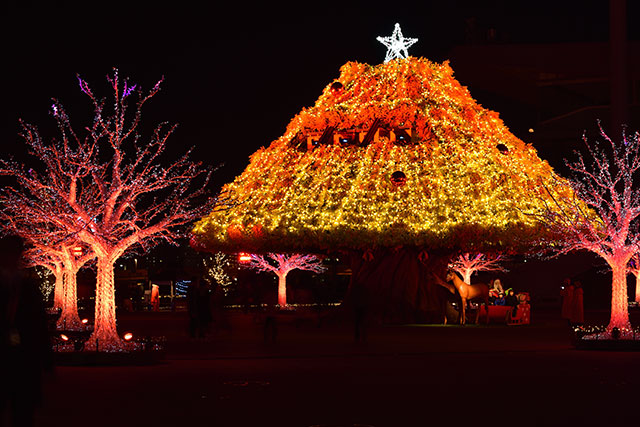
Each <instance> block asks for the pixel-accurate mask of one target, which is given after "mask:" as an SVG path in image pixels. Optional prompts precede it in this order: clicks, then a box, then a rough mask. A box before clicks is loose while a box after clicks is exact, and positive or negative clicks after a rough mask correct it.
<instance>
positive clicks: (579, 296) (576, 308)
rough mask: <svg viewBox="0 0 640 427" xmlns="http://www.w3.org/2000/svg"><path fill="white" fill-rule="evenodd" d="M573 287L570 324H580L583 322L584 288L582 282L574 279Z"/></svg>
mask: <svg viewBox="0 0 640 427" xmlns="http://www.w3.org/2000/svg"><path fill="white" fill-rule="evenodd" d="M573 286H574V289H573V301H572V302H571V317H570V319H569V320H570V322H571V325H574V326H575V325H582V324H583V323H584V290H583V289H582V283H580V282H578V281H576V282H575V283H574V285H573Z"/></svg>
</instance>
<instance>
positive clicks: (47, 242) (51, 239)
mask: <svg viewBox="0 0 640 427" xmlns="http://www.w3.org/2000/svg"><path fill="white" fill-rule="evenodd" d="M4 170H5V169H0V172H1V171H4ZM40 194H46V193H40ZM23 196H25V194H24V193H20V192H16V191H15V189H13V188H11V187H9V188H4V189H3V190H2V191H1V192H0V206H2V210H1V211H0V219H1V220H2V222H1V228H2V229H3V230H4V231H5V232H8V233H10V234H14V235H17V236H20V237H21V238H22V239H23V240H24V242H25V245H26V250H25V253H24V258H25V259H24V261H25V264H26V266H28V267H35V266H41V267H45V268H47V269H48V270H49V271H51V273H52V274H53V276H54V277H55V285H54V302H53V307H54V308H56V309H59V310H60V317H59V318H58V322H57V327H58V329H64V330H82V329H84V325H83V324H82V323H81V321H80V318H79V316H78V298H77V279H76V276H77V274H78V271H79V270H80V268H82V267H83V266H84V265H85V264H86V263H87V262H88V261H90V260H92V259H93V258H94V257H95V256H94V254H93V253H92V252H91V251H88V250H87V249H86V248H83V247H82V246H81V245H80V243H79V242H77V241H76V240H73V239H68V240H66V241H63V240H61V239H63V238H64V236H68V233H61V232H60V230H58V229H56V228H55V226H54V224H52V222H51V221H50V218H49V215H50V213H47V214H46V215H44V216H43V214H45V213H44V212H42V211H40V210H39V209H33V208H32V206H31V203H27V198H26V197H23ZM45 197H48V196H45ZM29 202H32V200H29Z"/></svg>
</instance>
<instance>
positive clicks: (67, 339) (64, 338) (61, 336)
mask: <svg viewBox="0 0 640 427" xmlns="http://www.w3.org/2000/svg"><path fill="white" fill-rule="evenodd" d="M60 338H61V339H62V341H69V337H68V336H66V335H65V334H60Z"/></svg>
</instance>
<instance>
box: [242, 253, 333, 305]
mask: <svg viewBox="0 0 640 427" xmlns="http://www.w3.org/2000/svg"><path fill="white" fill-rule="evenodd" d="M250 256H251V260H250V261H249V262H248V264H247V267H249V268H253V269H255V270H258V271H271V272H273V273H275V274H276V275H277V276H278V305H279V306H280V307H285V306H286V305H287V274H289V272H290V271H291V270H295V269H298V270H306V271H312V272H314V273H323V272H324V271H326V267H325V266H324V265H322V261H321V260H320V259H319V258H318V257H317V256H315V255H301V254H290V255H288V254H274V253H269V254H267V255H256V254H251V255H250Z"/></svg>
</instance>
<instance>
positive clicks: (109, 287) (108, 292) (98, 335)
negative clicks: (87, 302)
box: [85, 256, 124, 351]
mask: <svg viewBox="0 0 640 427" xmlns="http://www.w3.org/2000/svg"><path fill="white" fill-rule="evenodd" d="M93 328H94V329H93V333H92V334H91V336H90V337H89V340H88V341H87V343H86V344H85V349H87V350H96V347H97V350H98V351H121V350H123V349H124V342H123V341H122V339H121V338H120V337H119V336H118V331H117V328H116V299H115V284H114V280H113V261H112V260H111V259H110V258H107V257H100V256H99V257H98V277H97V284H96V307H95V321H94V326H93Z"/></svg>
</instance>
